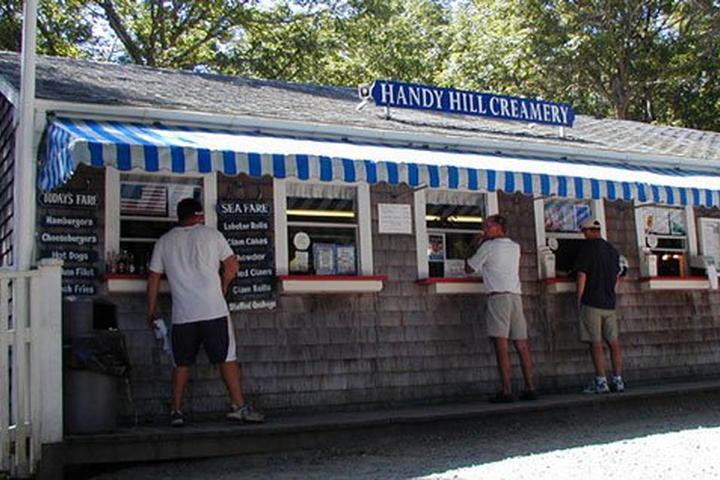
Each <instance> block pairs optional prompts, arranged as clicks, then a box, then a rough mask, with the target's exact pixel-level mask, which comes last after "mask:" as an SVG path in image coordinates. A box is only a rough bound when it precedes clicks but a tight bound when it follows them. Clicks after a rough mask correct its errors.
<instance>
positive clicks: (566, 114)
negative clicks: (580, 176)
mask: <svg viewBox="0 0 720 480" xmlns="http://www.w3.org/2000/svg"><path fill="white" fill-rule="evenodd" d="M365 88H366V90H365V92H366V93H367V94H369V96H372V98H373V99H374V100H375V104H376V105H378V106H385V107H398V108H413V109H418V110H432V111H437V112H444V113H458V114H463V115H475V116H480V117H489V118H495V119H498V120H514V121H519V122H530V123H542V124H546V125H557V126H560V127H572V125H573V122H574V120H575V112H574V111H573V108H572V106H571V105H568V104H565V103H553V102H545V101H542V100H532V99H527V98H518V97H508V96H505V95H494V94H491V93H479V92H470V91H465V90H456V89H454V88H440V87H433V86H428V85H418V84H413V83H400V82H391V81H386V80H377V81H375V83H373V84H372V86H371V87H370V88H369V89H367V87H365ZM360 90H361V96H362V95H363V87H361V89H360Z"/></svg>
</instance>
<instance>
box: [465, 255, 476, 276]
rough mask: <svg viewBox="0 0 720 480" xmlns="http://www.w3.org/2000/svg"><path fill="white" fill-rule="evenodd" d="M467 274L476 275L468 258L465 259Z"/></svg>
mask: <svg viewBox="0 0 720 480" xmlns="http://www.w3.org/2000/svg"><path fill="white" fill-rule="evenodd" d="M465 273H475V269H474V268H472V267H471V266H470V264H468V261H467V258H466V259H465Z"/></svg>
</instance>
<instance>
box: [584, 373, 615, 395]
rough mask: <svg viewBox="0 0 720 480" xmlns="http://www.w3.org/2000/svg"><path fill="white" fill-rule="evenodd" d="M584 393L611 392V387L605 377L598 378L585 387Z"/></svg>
mask: <svg viewBox="0 0 720 480" xmlns="http://www.w3.org/2000/svg"><path fill="white" fill-rule="evenodd" d="M583 393H610V387H609V386H608V381H607V379H606V378H605V377H602V378H596V379H595V381H594V382H593V383H591V384H590V385H588V386H587V387H585V389H584V390H583Z"/></svg>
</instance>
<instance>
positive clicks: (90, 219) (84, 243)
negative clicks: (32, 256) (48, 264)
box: [38, 190, 100, 296]
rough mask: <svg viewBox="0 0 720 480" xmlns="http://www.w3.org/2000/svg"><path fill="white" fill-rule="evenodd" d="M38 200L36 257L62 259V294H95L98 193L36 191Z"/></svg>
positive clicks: (96, 284)
mask: <svg viewBox="0 0 720 480" xmlns="http://www.w3.org/2000/svg"><path fill="white" fill-rule="evenodd" d="M38 203H39V205H38V207H39V208H38V213H39V223H40V228H39V229H38V245H39V258H57V259H59V260H62V261H63V271H62V292H63V295H66V296H71V295H73V296H76V295H78V296H86V295H95V294H96V293H97V291H98V280H99V274H100V269H99V266H98V260H99V259H100V255H99V253H98V250H99V247H100V240H99V238H98V221H97V209H98V207H99V194H98V193H97V192H91V191H86V190H83V191H74V190H63V191H56V192H46V193H41V194H39V196H38Z"/></svg>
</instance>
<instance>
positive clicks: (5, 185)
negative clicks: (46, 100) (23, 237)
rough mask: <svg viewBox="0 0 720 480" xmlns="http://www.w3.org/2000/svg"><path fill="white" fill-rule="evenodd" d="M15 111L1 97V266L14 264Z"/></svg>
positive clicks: (0, 96)
mask: <svg viewBox="0 0 720 480" xmlns="http://www.w3.org/2000/svg"><path fill="white" fill-rule="evenodd" d="M14 110H15V109H14V108H13V106H12V105H11V104H10V102H9V101H8V100H7V99H6V98H5V97H4V96H2V95H0V266H6V265H12V263H13V245H12V243H13V178H14V166H15V127H16V125H15V120H14V118H13V117H14V115H15V114H14Z"/></svg>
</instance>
